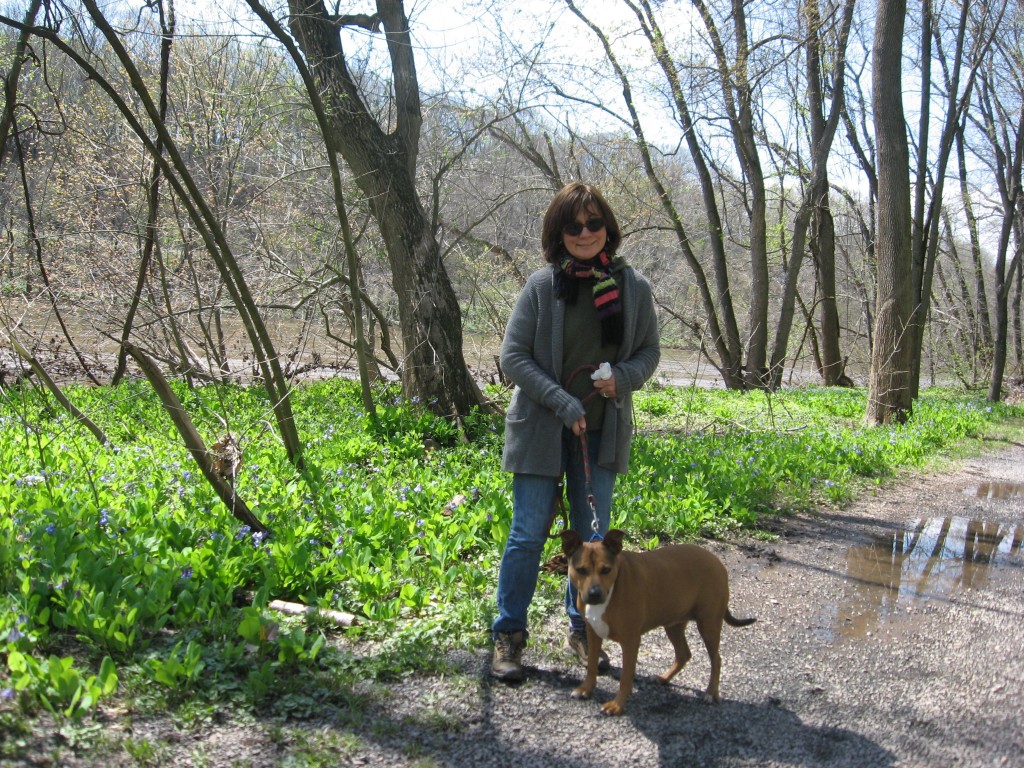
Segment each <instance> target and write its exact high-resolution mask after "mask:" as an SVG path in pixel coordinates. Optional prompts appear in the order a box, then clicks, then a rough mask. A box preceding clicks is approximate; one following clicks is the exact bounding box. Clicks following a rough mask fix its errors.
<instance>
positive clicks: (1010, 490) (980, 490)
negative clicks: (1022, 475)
mask: <svg viewBox="0 0 1024 768" xmlns="http://www.w3.org/2000/svg"><path fill="white" fill-rule="evenodd" d="M964 495H965V496H971V497H973V498H976V499H1021V498H1024V483H1009V482H1004V481H998V480H992V481H985V482H984V483H978V484H977V485H970V486H968V487H967V488H965V489H964Z"/></svg>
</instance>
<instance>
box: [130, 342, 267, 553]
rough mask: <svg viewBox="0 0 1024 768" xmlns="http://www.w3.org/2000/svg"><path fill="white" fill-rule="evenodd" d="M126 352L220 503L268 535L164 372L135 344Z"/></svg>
mask: <svg viewBox="0 0 1024 768" xmlns="http://www.w3.org/2000/svg"><path fill="white" fill-rule="evenodd" d="M124 348H125V351H126V352H127V353H128V354H129V355H131V356H132V357H133V358H135V362H137V363H138V364H139V367H140V368H141V369H142V372H143V373H144V374H146V378H147V379H149V383H150V385H151V386H152V387H153V389H154V390H155V391H156V393H157V395H158V396H159V397H160V402H162V403H163V404H164V409H165V410H166V411H167V414H168V415H169V416H170V417H171V421H173V422H174V426H175V428H177V430H178V434H179V435H181V439H182V440H184V441H185V447H186V448H188V452H189V453H191V454H192V458H193V459H195V461H196V464H198V465H199V469H201V470H202V472H203V475H204V476H205V477H206V480H207V482H209V483H210V485H211V486H213V490H214V491H216V492H217V495H218V496H219V497H220V500H221V501H222V502H224V506H226V507H227V508H228V509H230V510H231V514H232V515H234V516H235V517H236V518H237V519H238V520H241V521H242V522H243V523H245V524H246V525H248V526H249V527H250V528H251V529H252V530H253V531H256V532H263V533H265V532H266V531H267V528H266V526H264V525H263V523H261V522H260V521H259V518H257V517H256V515H254V514H253V513H252V511H251V510H250V509H249V506H248V505H247V504H246V503H245V502H244V501H243V500H242V499H241V498H239V497H238V495H237V494H236V493H235V489H234V487H233V486H231V485H229V484H228V482H227V481H226V480H225V479H224V478H223V477H221V475H220V474H219V473H218V472H217V468H216V466H215V465H214V461H213V459H212V458H211V454H210V450H209V449H208V448H207V447H206V443H204V442H203V438H202V437H201V436H200V434H199V431H198V430H197V429H196V427H195V425H194V424H193V423H192V419H191V418H190V417H189V415H188V413H187V412H186V411H185V406H183V405H182V404H181V401H180V400H179V399H178V396H177V395H176V394H174V390H172V389H171V386H170V384H168V383H167V379H165V378H164V376H163V374H162V373H160V369H159V368H157V367H156V363H154V362H153V360H152V359H151V358H150V357H149V356H148V355H147V354H146V353H145V352H143V351H142V350H141V349H139V348H138V347H136V346H135V345H134V344H128V343H126V344H125V345H124Z"/></svg>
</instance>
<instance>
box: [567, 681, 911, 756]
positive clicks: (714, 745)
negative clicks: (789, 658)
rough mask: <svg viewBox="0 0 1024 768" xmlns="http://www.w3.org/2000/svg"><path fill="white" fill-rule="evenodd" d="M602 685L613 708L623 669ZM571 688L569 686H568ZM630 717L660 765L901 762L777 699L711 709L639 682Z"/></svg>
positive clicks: (680, 688)
mask: <svg viewBox="0 0 1024 768" xmlns="http://www.w3.org/2000/svg"><path fill="white" fill-rule="evenodd" d="M611 672H612V674H610V675H604V676H602V677H601V678H600V682H599V683H598V689H597V690H596V691H595V692H594V698H593V699H592V700H591V701H589V702H581V703H582V704H586V705H589V706H593V707H594V715H595V717H603V716H602V715H601V714H600V708H601V705H602V704H604V703H605V702H606V701H610V700H611V699H612V698H613V697H614V695H615V691H616V688H617V685H618V681H617V678H618V673H619V669H618V668H617V667H613V668H612V670H611ZM563 684H564V683H563ZM623 717H624V718H625V719H626V720H627V721H629V722H630V723H631V724H632V726H633V727H634V728H636V730H637V731H638V732H640V733H642V734H643V735H644V736H645V737H646V738H647V739H648V740H650V742H651V743H653V744H654V745H656V746H657V749H658V758H659V759H658V765H660V766H666V767H667V766H673V768H674V767H675V766H683V765H719V764H722V765H735V764H743V765H764V764H771V765H776V764H777V765H800V766H823V767H824V766H828V767H829V768H835V767H836V766H857V767H858V768H863V766H873V767H875V766H878V767H880V768H885V767H886V766H893V765H895V764H896V756H895V755H894V754H893V753H891V752H890V751H889V750H887V749H885V748H883V747H882V746H880V745H879V744H876V743H875V742H874V741H872V740H871V739H870V738H868V737H866V736H864V735H862V734H859V733H856V732H855V731H851V730H848V729H845V728H838V727H822V726H816V725H809V724H807V723H804V722H803V721H802V720H801V719H800V717H799V716H798V715H797V714H796V713H795V712H793V711H791V710H789V709H787V708H786V707H785V706H784V705H783V703H782V702H781V701H779V700H777V699H767V700H765V701H763V702H744V701H732V700H728V699H724V700H723V701H721V702H720V703H718V704H713V703H711V702H710V701H709V700H708V698H707V697H706V696H705V694H704V691H703V690H700V689H698V688H695V687H691V686H688V685H685V684H678V683H672V684H670V685H663V684H661V683H660V682H659V681H658V680H657V678H656V677H655V676H639V675H638V676H637V679H636V681H635V684H634V692H633V695H632V696H630V698H629V701H628V703H627V705H626V712H625V714H624V715H623Z"/></svg>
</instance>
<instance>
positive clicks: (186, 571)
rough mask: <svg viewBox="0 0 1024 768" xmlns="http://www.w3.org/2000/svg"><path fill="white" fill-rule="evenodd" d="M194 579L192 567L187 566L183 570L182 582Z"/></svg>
mask: <svg viewBox="0 0 1024 768" xmlns="http://www.w3.org/2000/svg"><path fill="white" fill-rule="evenodd" d="M191 578H192V566H190V565H186V566H185V567H184V568H182V569H181V581H188V580H189V579H191Z"/></svg>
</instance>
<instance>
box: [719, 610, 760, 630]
mask: <svg viewBox="0 0 1024 768" xmlns="http://www.w3.org/2000/svg"><path fill="white" fill-rule="evenodd" d="M755 621H757V619H756V618H755V617H753V616H751V617H750V618H749V619H737V618H736V617H735V616H733V615H732V614H731V613H729V609H728V608H726V609H725V623H726V624H728V625H729V626H730V627H746V626H748V625H750V624H753V623H754V622H755Z"/></svg>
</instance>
